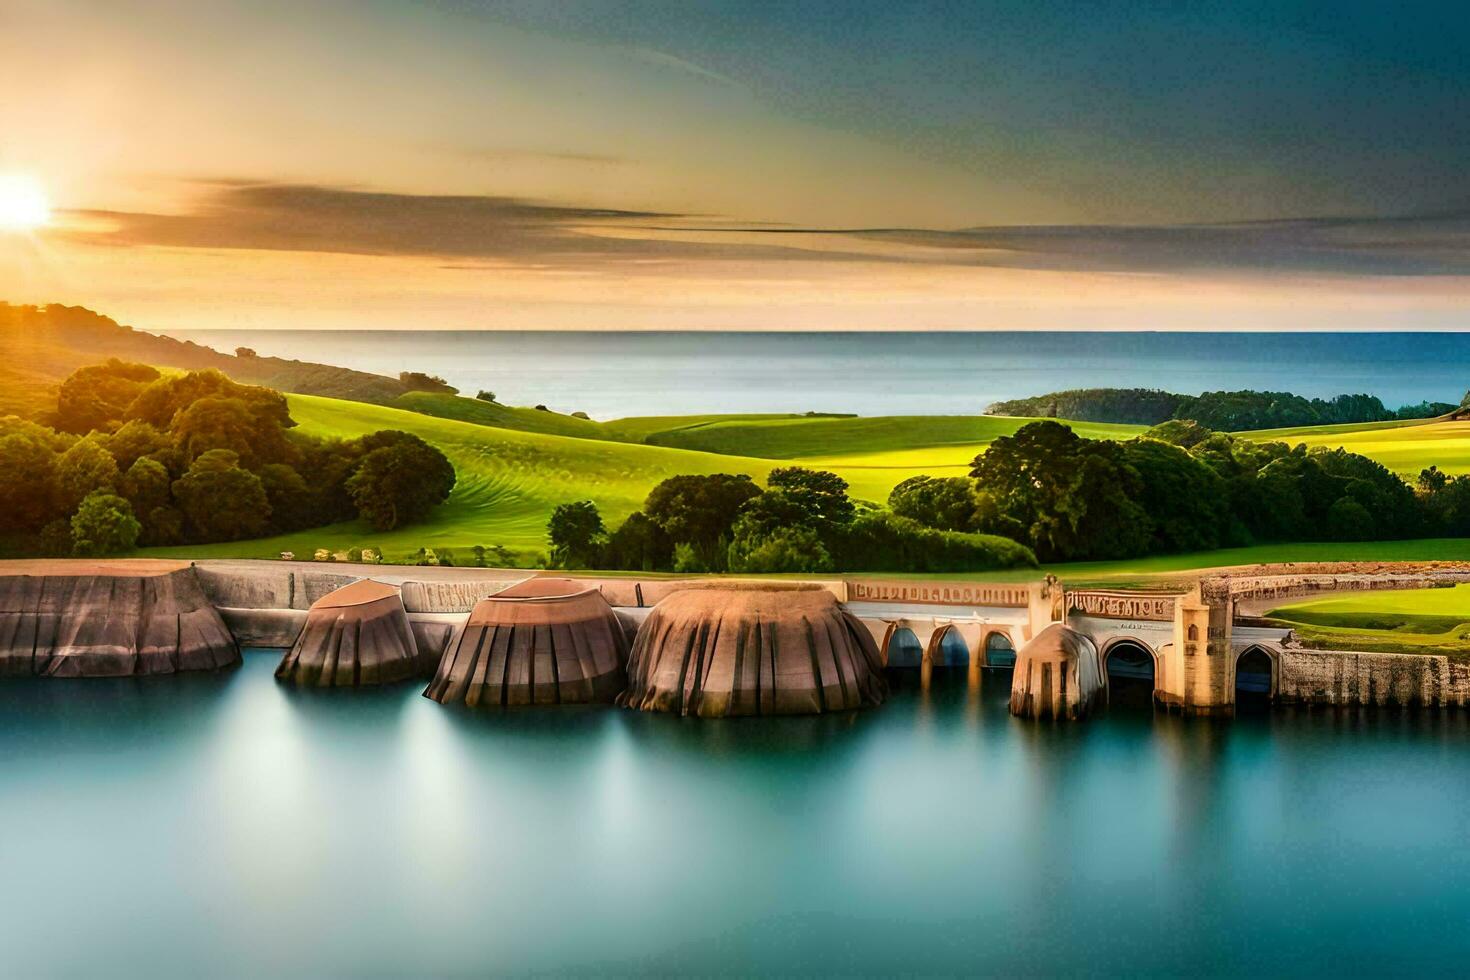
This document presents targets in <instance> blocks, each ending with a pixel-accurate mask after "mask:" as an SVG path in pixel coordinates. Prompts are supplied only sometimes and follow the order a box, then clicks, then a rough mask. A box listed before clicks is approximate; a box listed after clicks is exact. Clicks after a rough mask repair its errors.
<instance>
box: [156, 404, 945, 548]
mask: <svg viewBox="0 0 1470 980" xmlns="http://www.w3.org/2000/svg"><path fill="white" fill-rule="evenodd" d="M288 398H289V401H290V405H291V415H292V417H293V418H295V419H296V421H297V422H298V423H299V425H300V426H301V430H302V431H303V432H307V433H311V434H314V435H321V436H341V437H354V436H360V435H364V434H366V433H368V432H373V431H376V430H379V429H401V430H403V431H406V432H412V433H414V434H415V435H418V436H420V437H421V438H423V439H425V440H426V441H428V442H431V443H433V444H434V445H435V446H438V447H439V448H440V449H441V450H443V452H444V453H445V455H446V456H448V457H449V459H450V461H451V462H452V463H453V464H454V468H455V471H456V472H457V473H458V476H459V481H458V485H457V486H456V487H455V490H454V493H453V494H452V495H451V497H450V499H449V502H448V503H447V504H445V505H444V506H443V507H440V508H438V509H437V510H436V511H435V512H434V514H433V515H432V516H431V518H430V519H429V520H428V521H426V522H424V523H422V524H417V525H413V526H411V527H406V528H400V529H398V530H395V531H392V532H389V533H386V534H379V533H376V532H374V531H372V530H371V529H370V528H368V527H367V526H366V525H364V524H362V523H360V522H356V521H354V522H348V523H345V524H338V525H333V526H331V527H326V528H317V529H313V530H310V531H302V532H299V533H295V534H288V535H281V536H278V537H273V538H261V539H257V540H253V541H237V542H230V543H225V544H217V545H202V546H189V547H180V548H160V549H149V550H148V551H147V552H146V553H147V554H150V555H163V556H180V557H183V556H196V557H226V556H237V557H251V558H255V557H275V556H276V555H278V554H279V553H280V552H282V551H293V552H295V553H296V554H297V555H298V556H303V557H305V556H309V555H310V554H311V553H312V552H313V551H315V550H316V549H317V548H328V549H332V550H345V549H348V548H352V547H373V548H378V549H380V550H382V551H383V552H384V553H385V554H387V555H389V556H390V557H395V558H399V557H403V556H405V555H408V554H410V553H412V552H414V551H416V550H417V549H418V548H420V547H427V548H450V549H455V550H458V551H464V550H467V549H468V548H470V547H471V546H473V545H476V544H482V545H486V546H493V545H497V544H502V545H505V546H506V547H508V548H511V549H514V550H519V551H532V552H537V551H544V550H545V547H546V541H545V535H546V520H547V518H548V517H549V516H550V514H551V511H552V509H553V508H554V507H555V506H556V505H557V504H560V503H566V502H568V501H571V500H580V499H590V500H593V501H596V503H597V505H598V508H599V509H600V510H601V511H602V514H603V518H604V519H605V520H606V521H607V522H608V523H609V524H610V525H613V526H616V525H617V524H618V523H620V522H621V521H622V520H623V518H625V517H626V516H627V515H628V514H630V513H632V512H633V511H634V510H636V509H638V507H640V506H641V505H642V503H643V500H644V498H645V497H646V496H647V495H648V491H649V490H651V489H652V488H653V487H654V485H655V484H657V483H658V482H659V481H661V480H663V479H665V478H667V477H670V476H677V475H679V474H685V473H747V474H749V475H750V476H751V477H753V478H754V479H756V480H757V481H761V482H764V480H765V477H766V475H767V474H768V473H769V472H770V470H771V469H772V467H773V466H776V465H779V464H778V463H775V462H773V461H772V460H769V459H753V458H745V457H738V456H723V455H714V454H711V453H702V452H694V451H691V450H687V449H673V448H668V447H664V446H649V445H642V444H638V443H628V442H614V441H610V440H604V439H588V438H579V437H571V436H566V435H557V434H550V433H545V432H528V431H523V430H519V429H509V428H497V427H491V426H488V425H483V424H477V423H472V422H465V421H459V420H455V419H444V418H438V417H434V416H428V415H422V414H419V413H416V412H410V411H406V410H404V409H399V408H387V407H382V406H377V405H366V404H362V403H359V402H346V401H338V400H335V399H330V398H317V397H313V396H308V395H290V396H288ZM522 411H527V410H522ZM529 411H533V412H534V410H529ZM535 414H536V415H541V414H544V413H540V412H536V413H535ZM574 421H580V420H574ZM839 472H841V473H842V475H843V476H844V477H845V478H847V479H848V481H849V483H850V484H851V485H852V490H851V492H852V494H853V495H854V496H855V497H858V498H860V499H866V500H875V501H881V500H885V499H886V498H887V496H888V491H889V490H891V489H892V488H893V485H894V484H895V483H897V482H899V481H900V480H902V479H905V478H906V477H908V476H911V475H913V473H915V472H919V471H918V470H912V471H906V470H902V469H881V470H870V469H862V468H853V469H851V470H843V469H839Z"/></svg>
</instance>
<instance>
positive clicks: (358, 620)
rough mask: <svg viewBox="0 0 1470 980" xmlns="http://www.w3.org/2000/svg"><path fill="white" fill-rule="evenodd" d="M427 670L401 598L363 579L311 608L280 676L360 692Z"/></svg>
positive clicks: (309, 684)
mask: <svg viewBox="0 0 1470 980" xmlns="http://www.w3.org/2000/svg"><path fill="white" fill-rule="evenodd" d="M424 669H425V665H424V663H423V660H422V658H420V656H419V650H418V644H417V643H416V642H415V641H414V637H413V630H412V629H410V628H409V623H408V613H407V612H405V611H404V608H403V596H402V594H401V593H400V592H399V591H398V590H397V589H396V588H394V587H393V586H391V585H384V584H383V583H382V582H374V581H373V580H372V579H363V580H362V581H360V582H353V583H352V584H351V585H347V586H344V587H342V588H340V589H337V590H336V591H335V592H329V593H327V594H326V595H324V596H322V597H321V598H320V599H318V600H317V601H316V602H313V603H312V604H311V608H310V609H309V610H307V613H306V625H305V626H304V627H302V630H301V635H300V636H298V637H297V638H296V643H295V644H294V645H293V646H292V647H291V649H290V650H288V651H287V652H286V655H285V656H284V657H282V658H281V664H280V666H279V667H277V668H276V676H277V677H279V678H281V679H282V680H289V681H294V682H295V683H297V684H299V685H301V686H303V687H357V686H359V685H367V684H391V683H393V682H394V681H402V680H408V679H409V678H412V677H418V676H420V675H422V674H423V672H424Z"/></svg>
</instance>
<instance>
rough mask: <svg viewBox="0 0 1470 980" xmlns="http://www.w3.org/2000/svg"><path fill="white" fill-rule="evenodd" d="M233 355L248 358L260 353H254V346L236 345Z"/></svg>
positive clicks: (257, 355)
mask: <svg viewBox="0 0 1470 980" xmlns="http://www.w3.org/2000/svg"><path fill="white" fill-rule="evenodd" d="M235 356H236V357H239V358H242V359H248V358H252V357H259V356H260V355H259V354H257V353H255V350H254V348H251V347H236V348H235Z"/></svg>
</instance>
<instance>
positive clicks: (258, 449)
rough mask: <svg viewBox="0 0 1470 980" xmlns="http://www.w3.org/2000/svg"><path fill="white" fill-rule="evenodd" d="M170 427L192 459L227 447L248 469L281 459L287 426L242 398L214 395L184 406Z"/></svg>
mask: <svg viewBox="0 0 1470 980" xmlns="http://www.w3.org/2000/svg"><path fill="white" fill-rule="evenodd" d="M169 430H170V432H171V433H172V435H173V440H174V444H175V445H176V446H178V448H179V449H180V451H181V452H183V454H184V460H185V462H193V461H194V460H195V459H197V458H198V457H199V456H200V455H201V454H203V453H206V452H209V451H210V450H211V449H228V450H230V451H231V452H233V453H234V454H235V455H236V456H238V457H239V458H240V463H241V465H242V466H244V467H245V468H246V469H254V468H256V467H257V466H258V465H260V464H262V463H274V462H280V461H282V460H283V459H284V458H285V456H286V438H285V429H284V428H283V427H282V426H281V425H280V423H279V421H278V420H277V419H275V418H272V417H271V416H269V415H265V414H262V413H260V412H257V411H255V410H254V409H253V408H252V407H251V405H250V404H249V403H248V402H246V401H245V400H244V399H243V398H226V397H223V396H220V395H211V396H209V397H207V398H201V399H199V400H198V401H196V402H194V403H192V404H190V405H189V406H188V407H186V408H182V409H180V410H179V411H178V413H177V414H176V415H175V416H174V418H173V421H172V423H171V424H170V426H169Z"/></svg>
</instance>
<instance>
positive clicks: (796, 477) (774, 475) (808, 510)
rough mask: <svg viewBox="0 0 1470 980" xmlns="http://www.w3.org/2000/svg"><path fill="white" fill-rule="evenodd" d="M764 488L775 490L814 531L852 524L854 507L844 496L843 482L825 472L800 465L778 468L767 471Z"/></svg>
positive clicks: (835, 475) (844, 483) (844, 482)
mask: <svg viewBox="0 0 1470 980" xmlns="http://www.w3.org/2000/svg"><path fill="white" fill-rule="evenodd" d="M766 485H767V486H768V487H770V488H771V489H772V490H779V491H781V492H782V493H784V494H785V495H786V499H787V500H789V501H790V502H791V503H792V504H794V505H795V506H796V507H798V508H799V509H800V510H801V511H803V512H804V513H805V515H806V518H805V520H804V521H803V523H805V524H806V525H807V526H809V527H811V528H813V529H814V530H816V531H818V532H823V531H830V530H831V529H833V528H839V527H846V526H847V525H848V524H850V523H852V517H853V513H854V507H853V504H852V500H851V499H850V498H849V497H848V496H847V481H846V480H844V479H842V477H840V476H838V475H837V474H836V473H831V472H829V471H827V470H809V469H807V468H805V467H802V466H778V467H776V468H775V469H773V470H771V475H770V476H769V477H767V478H766Z"/></svg>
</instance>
